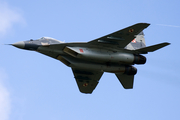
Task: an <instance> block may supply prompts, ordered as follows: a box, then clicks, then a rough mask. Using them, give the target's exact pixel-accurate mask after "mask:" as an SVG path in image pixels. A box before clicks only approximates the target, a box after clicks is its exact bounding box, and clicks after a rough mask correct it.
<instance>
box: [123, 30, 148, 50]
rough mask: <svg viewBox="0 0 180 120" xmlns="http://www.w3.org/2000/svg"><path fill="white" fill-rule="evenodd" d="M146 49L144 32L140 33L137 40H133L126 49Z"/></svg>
mask: <svg viewBox="0 0 180 120" xmlns="http://www.w3.org/2000/svg"><path fill="white" fill-rule="evenodd" d="M143 47H146V43H145V39H144V33H143V31H142V32H140V33H139V34H138V35H136V38H135V39H134V40H132V41H131V42H130V43H129V44H128V45H127V46H126V49H128V50H136V49H140V48H143Z"/></svg>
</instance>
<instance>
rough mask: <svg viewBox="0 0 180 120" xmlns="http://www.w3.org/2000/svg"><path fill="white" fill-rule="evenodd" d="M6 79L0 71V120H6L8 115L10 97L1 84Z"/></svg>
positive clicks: (4, 74)
mask: <svg viewBox="0 0 180 120" xmlns="http://www.w3.org/2000/svg"><path fill="white" fill-rule="evenodd" d="M6 78H7V75H6V73H5V72H4V71H3V70H2V69H0V120H8V118H9V115H10V96H9V92H8V90H7V88H6V87H5V86H4V83H3V82H4V81H5V80H6Z"/></svg>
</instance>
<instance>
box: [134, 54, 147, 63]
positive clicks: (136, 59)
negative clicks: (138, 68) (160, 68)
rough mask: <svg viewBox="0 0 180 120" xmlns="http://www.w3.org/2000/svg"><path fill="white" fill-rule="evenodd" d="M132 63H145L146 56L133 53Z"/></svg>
mask: <svg viewBox="0 0 180 120" xmlns="http://www.w3.org/2000/svg"><path fill="white" fill-rule="evenodd" d="M133 63H134V64H145V63H146V57H144V56H142V55H134V62H133Z"/></svg>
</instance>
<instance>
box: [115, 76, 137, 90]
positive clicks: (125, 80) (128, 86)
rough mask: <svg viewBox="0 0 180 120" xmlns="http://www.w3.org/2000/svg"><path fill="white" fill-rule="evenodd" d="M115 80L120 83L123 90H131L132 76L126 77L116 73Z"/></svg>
mask: <svg viewBox="0 0 180 120" xmlns="http://www.w3.org/2000/svg"><path fill="white" fill-rule="evenodd" d="M116 76H117V78H118V79H119V81H120V82H121V84H122V86H123V87H124V89H132V88H133V83H134V75H126V74H120V73H116Z"/></svg>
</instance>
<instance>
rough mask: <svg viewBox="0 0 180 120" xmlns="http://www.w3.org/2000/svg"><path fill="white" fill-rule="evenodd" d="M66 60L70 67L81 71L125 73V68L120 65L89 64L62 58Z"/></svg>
mask: <svg viewBox="0 0 180 120" xmlns="http://www.w3.org/2000/svg"><path fill="white" fill-rule="evenodd" d="M62 57H63V58H64V59H65V60H67V61H68V62H69V63H70V64H69V65H68V66H69V67H72V68H80V69H87V70H98V71H103V72H113V73H116V72H122V73H123V72H124V71H125V66H124V65H119V64H117V63H111V64H108V63H97V62H96V63H95V62H89V61H84V60H80V59H77V58H73V57H69V56H62Z"/></svg>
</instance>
